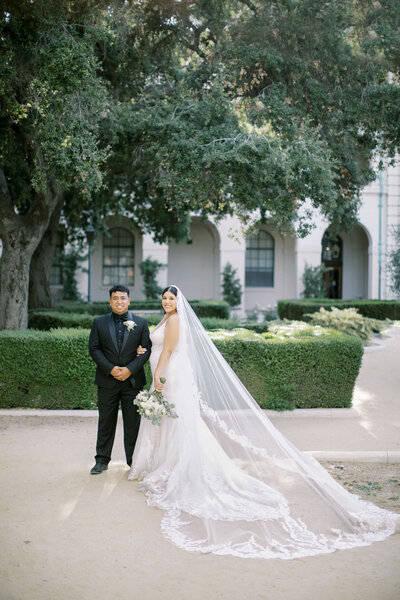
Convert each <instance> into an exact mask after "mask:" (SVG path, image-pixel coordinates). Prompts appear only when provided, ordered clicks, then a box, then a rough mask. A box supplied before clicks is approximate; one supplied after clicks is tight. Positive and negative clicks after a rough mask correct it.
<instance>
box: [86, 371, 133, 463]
mask: <svg viewBox="0 0 400 600" xmlns="http://www.w3.org/2000/svg"><path fill="white" fill-rule="evenodd" d="M140 391H141V388H137V387H132V385H131V384H130V382H129V379H128V380H126V381H123V382H121V383H120V384H118V387H116V388H112V389H109V388H103V387H98V393H97V398H98V409H99V424H98V429H97V444H96V456H95V459H96V462H101V463H103V464H106V465H107V464H108V463H109V462H110V460H111V451H112V447H113V444H114V438H115V430H116V427H117V420H118V409H119V404H120V403H121V409H122V420H123V424H124V447H125V456H126V462H127V463H128V465H131V464H132V455H133V450H134V448H135V444H136V440H137V436H138V433H139V426H140V415H139V413H138V411H137V406H136V405H135V404H133V400H134V398H135V397H136V396H137V394H138V393H139V392H140Z"/></svg>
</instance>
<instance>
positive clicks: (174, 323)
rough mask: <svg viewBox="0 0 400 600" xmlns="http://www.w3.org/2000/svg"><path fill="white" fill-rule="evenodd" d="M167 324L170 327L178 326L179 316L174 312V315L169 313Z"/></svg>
mask: <svg viewBox="0 0 400 600" xmlns="http://www.w3.org/2000/svg"><path fill="white" fill-rule="evenodd" d="M167 325H169V326H170V327H178V326H179V317H178V315H177V314H176V313H175V314H174V315H171V316H170V317H168V319H167Z"/></svg>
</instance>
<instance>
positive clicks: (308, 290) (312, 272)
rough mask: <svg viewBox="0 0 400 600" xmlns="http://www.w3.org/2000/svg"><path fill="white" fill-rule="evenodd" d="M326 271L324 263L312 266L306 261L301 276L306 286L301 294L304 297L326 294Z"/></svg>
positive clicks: (321, 296) (317, 296)
mask: <svg viewBox="0 0 400 600" xmlns="http://www.w3.org/2000/svg"><path fill="white" fill-rule="evenodd" d="M325 271H326V267H325V265H324V264H323V263H322V264H320V265H318V266H316V267H312V266H311V265H309V264H308V263H307V262H306V264H305V267H304V271H303V275H302V278H301V281H302V282H303V286H304V290H303V292H302V294H301V295H302V296H303V298H323V297H324V296H325V291H326V290H325V282H324V274H325Z"/></svg>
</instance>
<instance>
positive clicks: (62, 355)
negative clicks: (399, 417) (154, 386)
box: [0, 329, 363, 410]
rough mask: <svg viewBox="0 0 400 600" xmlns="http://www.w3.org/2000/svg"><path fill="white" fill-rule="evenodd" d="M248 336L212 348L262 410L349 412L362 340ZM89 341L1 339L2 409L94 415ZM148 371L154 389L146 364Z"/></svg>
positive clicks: (81, 333)
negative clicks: (91, 411) (329, 409)
mask: <svg viewBox="0 0 400 600" xmlns="http://www.w3.org/2000/svg"><path fill="white" fill-rule="evenodd" d="M243 331H244V330H239V331H238V332H234V333H232V332H230V334H229V338H228V337H224V336H223V335H222V336H221V332H219V333H217V334H216V336H215V337H216V339H215V340H214V343H215V344H216V346H217V347H218V348H219V350H220V351H221V352H222V354H223V355H224V356H225V358H226V360H227V361H228V362H229V363H230V364H231V366H232V368H233V369H234V371H235V372H236V373H237V375H238V376H239V377H240V379H241V380H242V381H243V383H244V384H245V386H246V387H247V388H248V390H249V391H250V393H251V394H252V395H253V397H254V398H255V399H256V401H257V402H258V403H259V404H260V406H261V407H263V408H270V409H275V410H286V409H293V408H296V407H299V408H313V407H346V406H350V405H351V397H352V391H353V387H354V383H355V380H356V377H357V374H358V371H359V368H360V364H361V358H362V352H363V350H362V345H361V342H360V341H359V340H357V339H356V338H354V337H352V336H346V335H344V334H341V333H339V332H330V331H329V330H327V331H326V332H324V333H322V334H321V335H319V336H318V337H315V336H312V337H301V338H298V339H285V340H282V339H279V338H276V339H265V338H263V337H262V336H260V335H258V334H255V333H253V332H249V331H244V333H243ZM267 335H268V334H267ZM88 336H89V331H88V330H86V329H57V330H53V331H51V332H44V331H33V330H32V331H30V330H28V331H16V332H14V331H3V332H0V408H15V407H31V408H47V409H77V408H81V409H90V408H95V406H96V389H95V386H94V384H93V378H94V371H95V365H94V363H93V362H92V360H91V359H90V357H89V354H88ZM146 371H147V378H148V381H150V380H151V377H150V371H149V365H148V363H146Z"/></svg>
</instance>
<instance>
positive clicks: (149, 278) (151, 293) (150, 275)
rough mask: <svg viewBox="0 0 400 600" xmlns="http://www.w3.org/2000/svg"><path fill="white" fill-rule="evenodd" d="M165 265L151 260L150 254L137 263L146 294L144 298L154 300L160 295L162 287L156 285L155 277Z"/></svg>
mask: <svg viewBox="0 0 400 600" xmlns="http://www.w3.org/2000/svg"><path fill="white" fill-rule="evenodd" d="M165 266H166V265H163V264H162V263H160V262H158V260H152V259H151V258H150V256H149V257H147V258H146V260H143V261H142V262H141V263H140V264H139V268H140V272H141V274H142V277H143V283H144V289H143V292H144V295H145V296H146V300H156V299H158V298H159V297H160V295H161V292H162V288H160V286H159V285H158V283H157V279H156V278H157V273H158V271H159V270H160V269H161V268H164V267H165Z"/></svg>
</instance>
